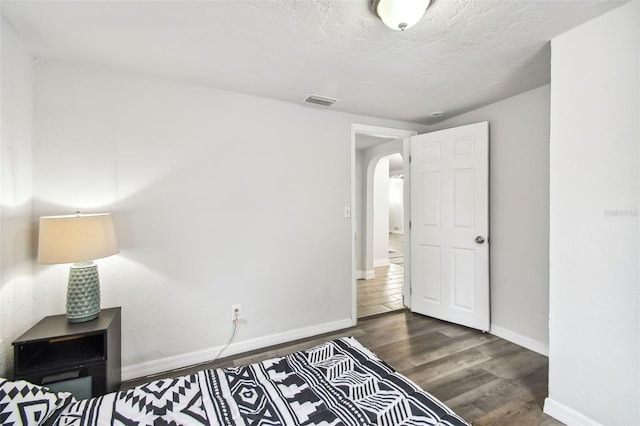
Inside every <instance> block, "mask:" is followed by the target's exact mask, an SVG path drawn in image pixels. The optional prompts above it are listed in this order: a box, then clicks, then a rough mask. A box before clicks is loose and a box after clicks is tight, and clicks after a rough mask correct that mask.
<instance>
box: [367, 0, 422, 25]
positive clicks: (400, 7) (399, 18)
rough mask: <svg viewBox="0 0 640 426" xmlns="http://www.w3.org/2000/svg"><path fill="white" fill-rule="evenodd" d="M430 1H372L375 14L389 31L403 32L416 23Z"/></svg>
mask: <svg viewBox="0 0 640 426" xmlns="http://www.w3.org/2000/svg"><path fill="white" fill-rule="evenodd" d="M430 4H431V0H373V7H374V11H375V13H376V14H377V15H378V16H379V17H380V19H382V22H384V23H385V25H386V26H387V27H389V28H391V29H394V30H398V31H401V30H405V29H407V28H409V27H412V26H414V25H415V24H417V23H418V21H419V20H420V18H422V16H423V15H424V12H425V11H426V10H427V8H428V7H429V5H430Z"/></svg>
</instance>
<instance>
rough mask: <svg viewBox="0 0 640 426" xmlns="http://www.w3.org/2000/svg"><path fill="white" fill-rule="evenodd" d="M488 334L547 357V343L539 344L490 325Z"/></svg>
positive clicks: (513, 332)
mask: <svg viewBox="0 0 640 426" xmlns="http://www.w3.org/2000/svg"><path fill="white" fill-rule="evenodd" d="M489 333H491V334H493V335H494V336H498V337H500V338H503V339H505V340H508V341H510V342H511V343H515V344H516V345H519V346H522V347H523V348H527V349H529V350H532V351H534V352H537V353H539V354H542V355H544V356H549V345H548V344H547V343H542V342H539V341H537V340H534V339H532V338H530V337H526V336H523V335H522V334H519V333H516V332H515V331H511V330H508V329H506V328H502V327H500V326H496V325H493V324H491V330H489Z"/></svg>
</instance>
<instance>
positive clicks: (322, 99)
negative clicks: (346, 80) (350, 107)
mask: <svg viewBox="0 0 640 426" xmlns="http://www.w3.org/2000/svg"><path fill="white" fill-rule="evenodd" d="M304 101H305V102H309V103H310V104H317V105H322V106H331V105H333V104H335V103H336V102H338V99H333V98H328V97H326V96H320V95H309V96H308V97H307V99H305V100H304Z"/></svg>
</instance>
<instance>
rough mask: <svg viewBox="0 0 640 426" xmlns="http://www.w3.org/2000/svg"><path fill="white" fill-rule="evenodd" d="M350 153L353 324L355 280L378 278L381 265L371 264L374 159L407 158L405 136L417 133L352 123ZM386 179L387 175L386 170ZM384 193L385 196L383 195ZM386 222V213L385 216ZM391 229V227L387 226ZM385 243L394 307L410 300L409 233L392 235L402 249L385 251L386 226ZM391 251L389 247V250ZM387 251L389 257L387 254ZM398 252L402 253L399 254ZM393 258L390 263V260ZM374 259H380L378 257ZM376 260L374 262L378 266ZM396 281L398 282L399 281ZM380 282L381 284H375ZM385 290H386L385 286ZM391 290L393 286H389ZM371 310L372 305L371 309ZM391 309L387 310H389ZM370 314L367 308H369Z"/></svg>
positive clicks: (405, 216) (405, 219)
mask: <svg viewBox="0 0 640 426" xmlns="http://www.w3.org/2000/svg"><path fill="white" fill-rule="evenodd" d="M351 130H352V131H351V136H352V137H351V153H352V162H351V164H352V168H351V170H352V176H351V177H352V179H351V206H352V209H351V210H352V213H353V214H352V216H351V228H352V238H353V239H352V272H353V280H352V302H353V303H352V321H353V324H354V325H355V324H357V320H358V307H359V306H358V282H359V281H358V280H359V279H363V280H366V281H370V282H372V281H371V280H374V279H376V278H379V279H380V278H382V275H383V273H384V271H381V270H378V271H376V269H375V268H381V267H384V266H385V265H382V266H374V260H375V259H374V235H373V232H374V231H373V230H374V226H373V220H374V215H373V195H372V194H373V178H374V173H375V167H376V165H377V164H378V161H379V160H380V159H381V158H383V157H386V156H389V155H391V154H399V155H401V156H402V157H406V158H408V156H407V155H408V150H409V147H408V141H407V139H408V138H409V137H411V136H413V135H415V134H416V133H417V132H415V131H411V130H402V129H393V128H385V127H377V126H368V125H361V124H353V125H352V127H351ZM406 168H407V164H405V163H402V174H403V175H405V176H406V173H405V172H406ZM387 178H389V175H388V171H387ZM409 189H410V188H409V186H408V185H407V182H406V181H405V180H403V189H402V191H403V207H404V205H405V204H408V196H407V194H408V191H409ZM387 196H388V195H387ZM408 215H409V209H408V207H404V208H403V211H402V220H401V224H402V226H403V228H408V226H407V224H408ZM385 220H386V221H387V224H389V216H388V214H387V217H386V218H385ZM391 229H393V226H392V227H391ZM386 232H387V243H386V244H387V246H386V249H385V250H386V251H387V253H386V256H385V257H386V267H387V269H388V270H390V269H393V271H392V272H391V273H387V274H386V275H387V279H388V280H389V281H395V282H394V283H391V284H392V285H394V284H395V287H398V288H397V291H399V292H401V293H400V294H395V296H397V303H394V304H392V305H391V306H394V307H402V306H404V305H407V304H408V303H410V301H409V288H408V282H409V281H408V278H409V269H408V268H409V264H408V263H409V262H408V258H407V257H405V256H406V255H407V254H408V251H409V243H410V241H409V235H408V234H405V235H403V237H402V238H401V239H400V240H399V241H397V240H398V238H395V237H394V236H391V239H394V243H396V244H400V245H401V247H402V250H401V251H400V250H394V251H395V253H388V247H389V227H387V231H386ZM392 250H393V249H392ZM389 254H391V257H389ZM400 254H402V256H399V255H400ZM391 259H394V262H391ZM378 260H380V259H379V258H378ZM379 264H380V263H379V262H378V265H379ZM399 283H400V284H399ZM378 284H381V283H378ZM387 290H388V289H387ZM376 291H378V292H384V291H386V290H384V289H382V288H378V289H376ZM393 291H394V292H395V291H396V289H393ZM373 298H374V296H371V297H370V300H369V302H368V304H371V303H374V302H375V301H374V300H373ZM403 299H404V304H403ZM371 309H374V308H371ZM389 310H391V309H389ZM369 314H371V310H369Z"/></svg>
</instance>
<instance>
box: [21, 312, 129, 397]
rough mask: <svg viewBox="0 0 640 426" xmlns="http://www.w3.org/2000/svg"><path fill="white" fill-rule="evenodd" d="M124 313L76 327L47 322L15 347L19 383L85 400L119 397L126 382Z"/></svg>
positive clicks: (55, 319) (58, 319) (54, 319)
mask: <svg viewBox="0 0 640 426" xmlns="http://www.w3.org/2000/svg"><path fill="white" fill-rule="evenodd" d="M120 334H121V319H120V308H110V309H102V310H101V311H100V315H99V316H98V318H96V319H95V320H92V321H87V322H82V323H76V324H71V323H69V321H68V320H67V317H66V316H65V315H54V316H49V317H45V318H44V319H42V320H41V321H40V322H39V323H37V324H36V325H35V326H33V327H32V328H31V329H30V330H28V331H27V332H26V333H24V334H23V335H22V336H20V337H18V338H17V339H16V340H15V341H14V342H13V353H14V368H13V371H14V375H15V378H16V379H24V380H28V381H30V382H32V383H35V384H39V385H44V386H47V387H49V388H51V389H52V390H54V391H67V392H71V393H73V395H74V396H75V397H76V398H79V399H83V398H89V397H92V396H98V395H103V394H105V393H108V392H114V391H117V390H118V389H119V388H120V381H121V373H120V371H121V353H120Z"/></svg>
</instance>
